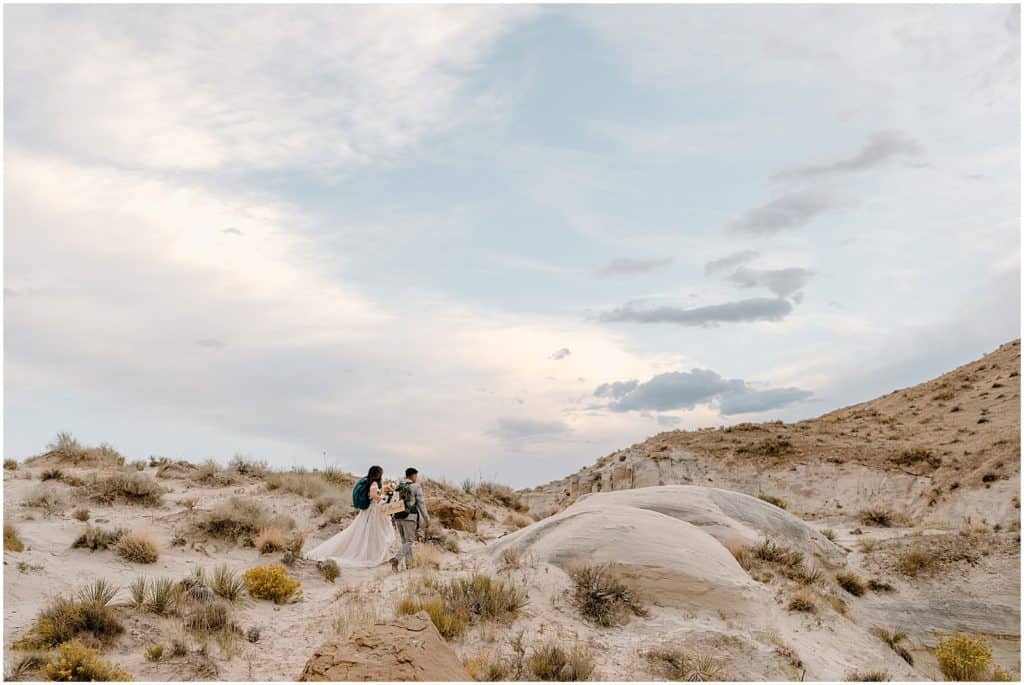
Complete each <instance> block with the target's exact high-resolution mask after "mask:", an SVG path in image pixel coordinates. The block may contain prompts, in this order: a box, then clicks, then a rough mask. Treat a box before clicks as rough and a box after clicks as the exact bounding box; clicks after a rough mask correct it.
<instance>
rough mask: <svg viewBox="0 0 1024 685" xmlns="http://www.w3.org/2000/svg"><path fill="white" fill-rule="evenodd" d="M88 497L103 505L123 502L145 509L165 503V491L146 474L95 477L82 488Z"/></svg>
mask: <svg viewBox="0 0 1024 685" xmlns="http://www.w3.org/2000/svg"><path fill="white" fill-rule="evenodd" d="M81 492H82V494H83V495H85V496H86V497H89V498H90V499H92V500H94V501H96V502H100V503H102V504H112V503H114V502H123V503H125V504H134V505H138V506H144V507H157V506H160V504H161V503H162V501H163V494H164V489H163V488H162V487H160V484H159V483H157V482H156V481H155V480H153V479H152V478H150V477H149V476H147V475H146V474H144V473H138V472H131V471H117V472H114V473H111V474H108V475H105V476H95V477H93V478H92V479H90V480H88V481H87V482H86V483H85V484H83V485H82V487H81Z"/></svg>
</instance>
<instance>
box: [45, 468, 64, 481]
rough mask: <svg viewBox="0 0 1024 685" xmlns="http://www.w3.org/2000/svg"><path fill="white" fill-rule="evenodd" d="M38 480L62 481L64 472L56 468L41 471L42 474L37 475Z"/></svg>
mask: <svg viewBox="0 0 1024 685" xmlns="http://www.w3.org/2000/svg"><path fill="white" fill-rule="evenodd" d="M39 480H41V481H44V482H45V481H48V480H64V472H63V471H61V470H60V469H57V468H53V469H43V471H42V473H40V474H39Z"/></svg>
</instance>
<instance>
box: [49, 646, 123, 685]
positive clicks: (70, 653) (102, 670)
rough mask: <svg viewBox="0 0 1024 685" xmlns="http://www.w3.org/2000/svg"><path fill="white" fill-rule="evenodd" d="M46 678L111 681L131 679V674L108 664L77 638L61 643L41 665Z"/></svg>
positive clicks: (74, 680)
mask: <svg viewBox="0 0 1024 685" xmlns="http://www.w3.org/2000/svg"><path fill="white" fill-rule="evenodd" d="M43 677H44V678H45V679H46V680H57V681H73V682H82V681H85V682H91V681H98V682H112V681H125V680H131V676H130V675H129V674H128V672H127V671H125V670H124V669H123V668H121V667H120V666H117V665H115V664H110V663H108V662H106V661H104V660H103V659H101V658H100V657H99V655H98V654H97V653H96V650H95V649H90V648H89V647H86V646H85V645H84V644H82V642H81V641H79V640H73V641H71V642H68V643H66V644H62V645H61V646H60V649H59V650H58V651H57V652H56V653H55V654H54V655H53V656H51V657H50V660H49V661H47V662H46V664H45V665H44V666H43Z"/></svg>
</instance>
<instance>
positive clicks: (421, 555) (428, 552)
mask: <svg viewBox="0 0 1024 685" xmlns="http://www.w3.org/2000/svg"><path fill="white" fill-rule="evenodd" d="M412 558H413V562H414V563H415V565H416V566H418V567H419V568H429V569H434V570H437V569H439V568H441V563H442V562H443V561H444V555H442V554H441V551H440V550H439V549H438V548H437V547H434V546H433V545H416V546H415V547H414V548H413V550H412Z"/></svg>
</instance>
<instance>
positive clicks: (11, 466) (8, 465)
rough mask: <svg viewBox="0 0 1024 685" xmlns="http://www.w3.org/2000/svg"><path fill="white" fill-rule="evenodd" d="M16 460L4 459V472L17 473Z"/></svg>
mask: <svg viewBox="0 0 1024 685" xmlns="http://www.w3.org/2000/svg"><path fill="white" fill-rule="evenodd" d="M17 470H18V460H17V459H4V471H17Z"/></svg>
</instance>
